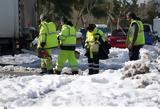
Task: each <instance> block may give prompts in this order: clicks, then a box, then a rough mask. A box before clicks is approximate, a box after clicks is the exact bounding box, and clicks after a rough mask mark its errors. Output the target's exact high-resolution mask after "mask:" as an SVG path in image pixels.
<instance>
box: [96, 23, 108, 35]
mask: <svg viewBox="0 0 160 109" xmlns="http://www.w3.org/2000/svg"><path fill="white" fill-rule="evenodd" d="M96 27H97V28H99V29H100V30H102V31H103V32H104V33H105V35H106V36H108V32H109V29H108V27H107V25H106V24H96Z"/></svg>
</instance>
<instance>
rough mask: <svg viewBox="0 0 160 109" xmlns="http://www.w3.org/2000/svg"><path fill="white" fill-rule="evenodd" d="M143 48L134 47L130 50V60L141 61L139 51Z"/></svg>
mask: <svg viewBox="0 0 160 109" xmlns="http://www.w3.org/2000/svg"><path fill="white" fill-rule="evenodd" d="M140 48H142V45H138V46H133V47H132V48H131V49H129V60H130V61H132V60H138V59H139V54H140V52H139V50H140Z"/></svg>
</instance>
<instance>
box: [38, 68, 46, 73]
mask: <svg viewBox="0 0 160 109" xmlns="http://www.w3.org/2000/svg"><path fill="white" fill-rule="evenodd" d="M39 74H47V68H41V72H40V73H39Z"/></svg>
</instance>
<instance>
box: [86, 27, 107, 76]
mask: <svg viewBox="0 0 160 109" xmlns="http://www.w3.org/2000/svg"><path fill="white" fill-rule="evenodd" d="M100 39H101V40H102V41H103V42H105V41H106V36H105V34H104V33H103V32H102V31H101V30H100V29H98V28H97V27H96V25H95V24H89V26H88V27H87V34H86V40H85V48H86V56H87V57H88V64H89V65H88V66H89V75H92V74H97V73H99V58H100V57H99V46H100V43H101V42H100Z"/></svg>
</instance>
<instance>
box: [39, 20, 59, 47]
mask: <svg viewBox="0 0 160 109" xmlns="http://www.w3.org/2000/svg"><path fill="white" fill-rule="evenodd" d="M42 42H44V43H45V46H44V48H46V49H47V48H48V49H49V48H54V47H57V46H58V40H57V32H56V26H55V24H54V23H53V22H48V23H47V22H44V21H43V22H41V25H40V33H39V37H38V45H37V48H40V47H41V43H42Z"/></svg>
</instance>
